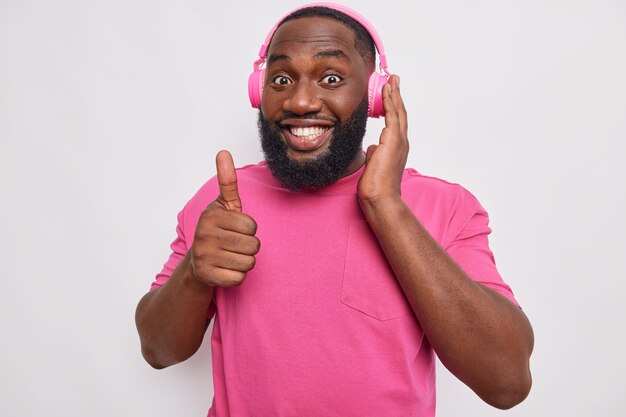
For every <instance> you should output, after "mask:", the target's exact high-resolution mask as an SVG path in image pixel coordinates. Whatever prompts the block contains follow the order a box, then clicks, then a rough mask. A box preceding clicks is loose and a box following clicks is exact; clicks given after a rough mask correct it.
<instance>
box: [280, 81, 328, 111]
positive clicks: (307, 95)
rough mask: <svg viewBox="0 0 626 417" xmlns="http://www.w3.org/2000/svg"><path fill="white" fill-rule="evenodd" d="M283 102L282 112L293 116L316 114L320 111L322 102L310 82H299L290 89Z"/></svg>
mask: <svg viewBox="0 0 626 417" xmlns="http://www.w3.org/2000/svg"><path fill="white" fill-rule="evenodd" d="M290 90H291V91H290V94H289V95H288V96H287V97H286V98H285V100H284V101H283V110H284V111H286V112H291V113H295V114H307V113H317V112H319V111H320V110H321V109H322V100H321V99H320V97H318V95H317V94H316V90H317V86H316V85H315V83H314V82H312V81H310V80H302V79H301V80H299V81H298V82H296V83H295V84H294V85H293V87H292V88H291V89H290Z"/></svg>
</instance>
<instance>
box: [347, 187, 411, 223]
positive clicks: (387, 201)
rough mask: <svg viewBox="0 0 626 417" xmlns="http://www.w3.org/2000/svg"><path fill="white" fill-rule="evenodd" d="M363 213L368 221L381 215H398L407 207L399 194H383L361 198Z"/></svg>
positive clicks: (360, 203)
mask: <svg viewBox="0 0 626 417" xmlns="http://www.w3.org/2000/svg"><path fill="white" fill-rule="evenodd" d="M359 205H360V206H361V211H362V212H363V214H364V215H365V217H366V218H367V219H368V220H372V219H374V218H377V217H379V216H380V215H397V213H398V212H399V211H401V210H403V209H404V208H405V207H406V205H405V204H404V201H402V197H401V196H400V194H399V193H393V194H383V195H376V196H369V197H361V196H359Z"/></svg>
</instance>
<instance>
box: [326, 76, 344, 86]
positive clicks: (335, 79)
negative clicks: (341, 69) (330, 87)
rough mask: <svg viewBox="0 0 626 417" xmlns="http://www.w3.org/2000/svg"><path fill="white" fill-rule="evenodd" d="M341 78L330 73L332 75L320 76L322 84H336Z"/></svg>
mask: <svg viewBox="0 0 626 417" xmlns="http://www.w3.org/2000/svg"><path fill="white" fill-rule="evenodd" d="M342 80H343V78H341V77H340V76H338V75H335V74H332V75H327V76H325V77H324V78H322V83H324V84H336V83H338V82H341V81H342Z"/></svg>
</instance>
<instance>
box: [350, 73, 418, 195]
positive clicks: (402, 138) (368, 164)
mask: <svg viewBox="0 0 626 417" xmlns="http://www.w3.org/2000/svg"><path fill="white" fill-rule="evenodd" d="M383 107H384V109H385V127H384V129H383V130H382V133H381V134H380V140H379V143H378V145H370V146H369V147H368V148H367V152H366V156H365V172H364V173H363V175H362V176H361V179H360V181H359V185H358V196H359V200H360V201H361V202H364V201H379V200H381V199H385V198H389V197H391V198H399V197H400V183H401V181H402V173H403V171H404V167H405V165H406V161H407V157H408V155H409V139H408V135H407V131H408V125H407V114H406V109H405V107H404V102H403V101H402V97H401V96H400V78H399V77H398V76H397V75H392V76H391V77H390V79H389V81H388V82H387V84H385V86H384V87H383Z"/></svg>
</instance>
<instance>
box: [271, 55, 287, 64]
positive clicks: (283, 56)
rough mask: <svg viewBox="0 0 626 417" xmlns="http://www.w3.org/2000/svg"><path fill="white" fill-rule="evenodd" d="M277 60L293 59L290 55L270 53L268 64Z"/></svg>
mask: <svg viewBox="0 0 626 417" xmlns="http://www.w3.org/2000/svg"><path fill="white" fill-rule="evenodd" d="M276 61H291V58H290V57H289V56H288V55H284V54H281V55H270V57H269V58H268V59H267V65H270V64H273V63H274V62H276Z"/></svg>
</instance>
